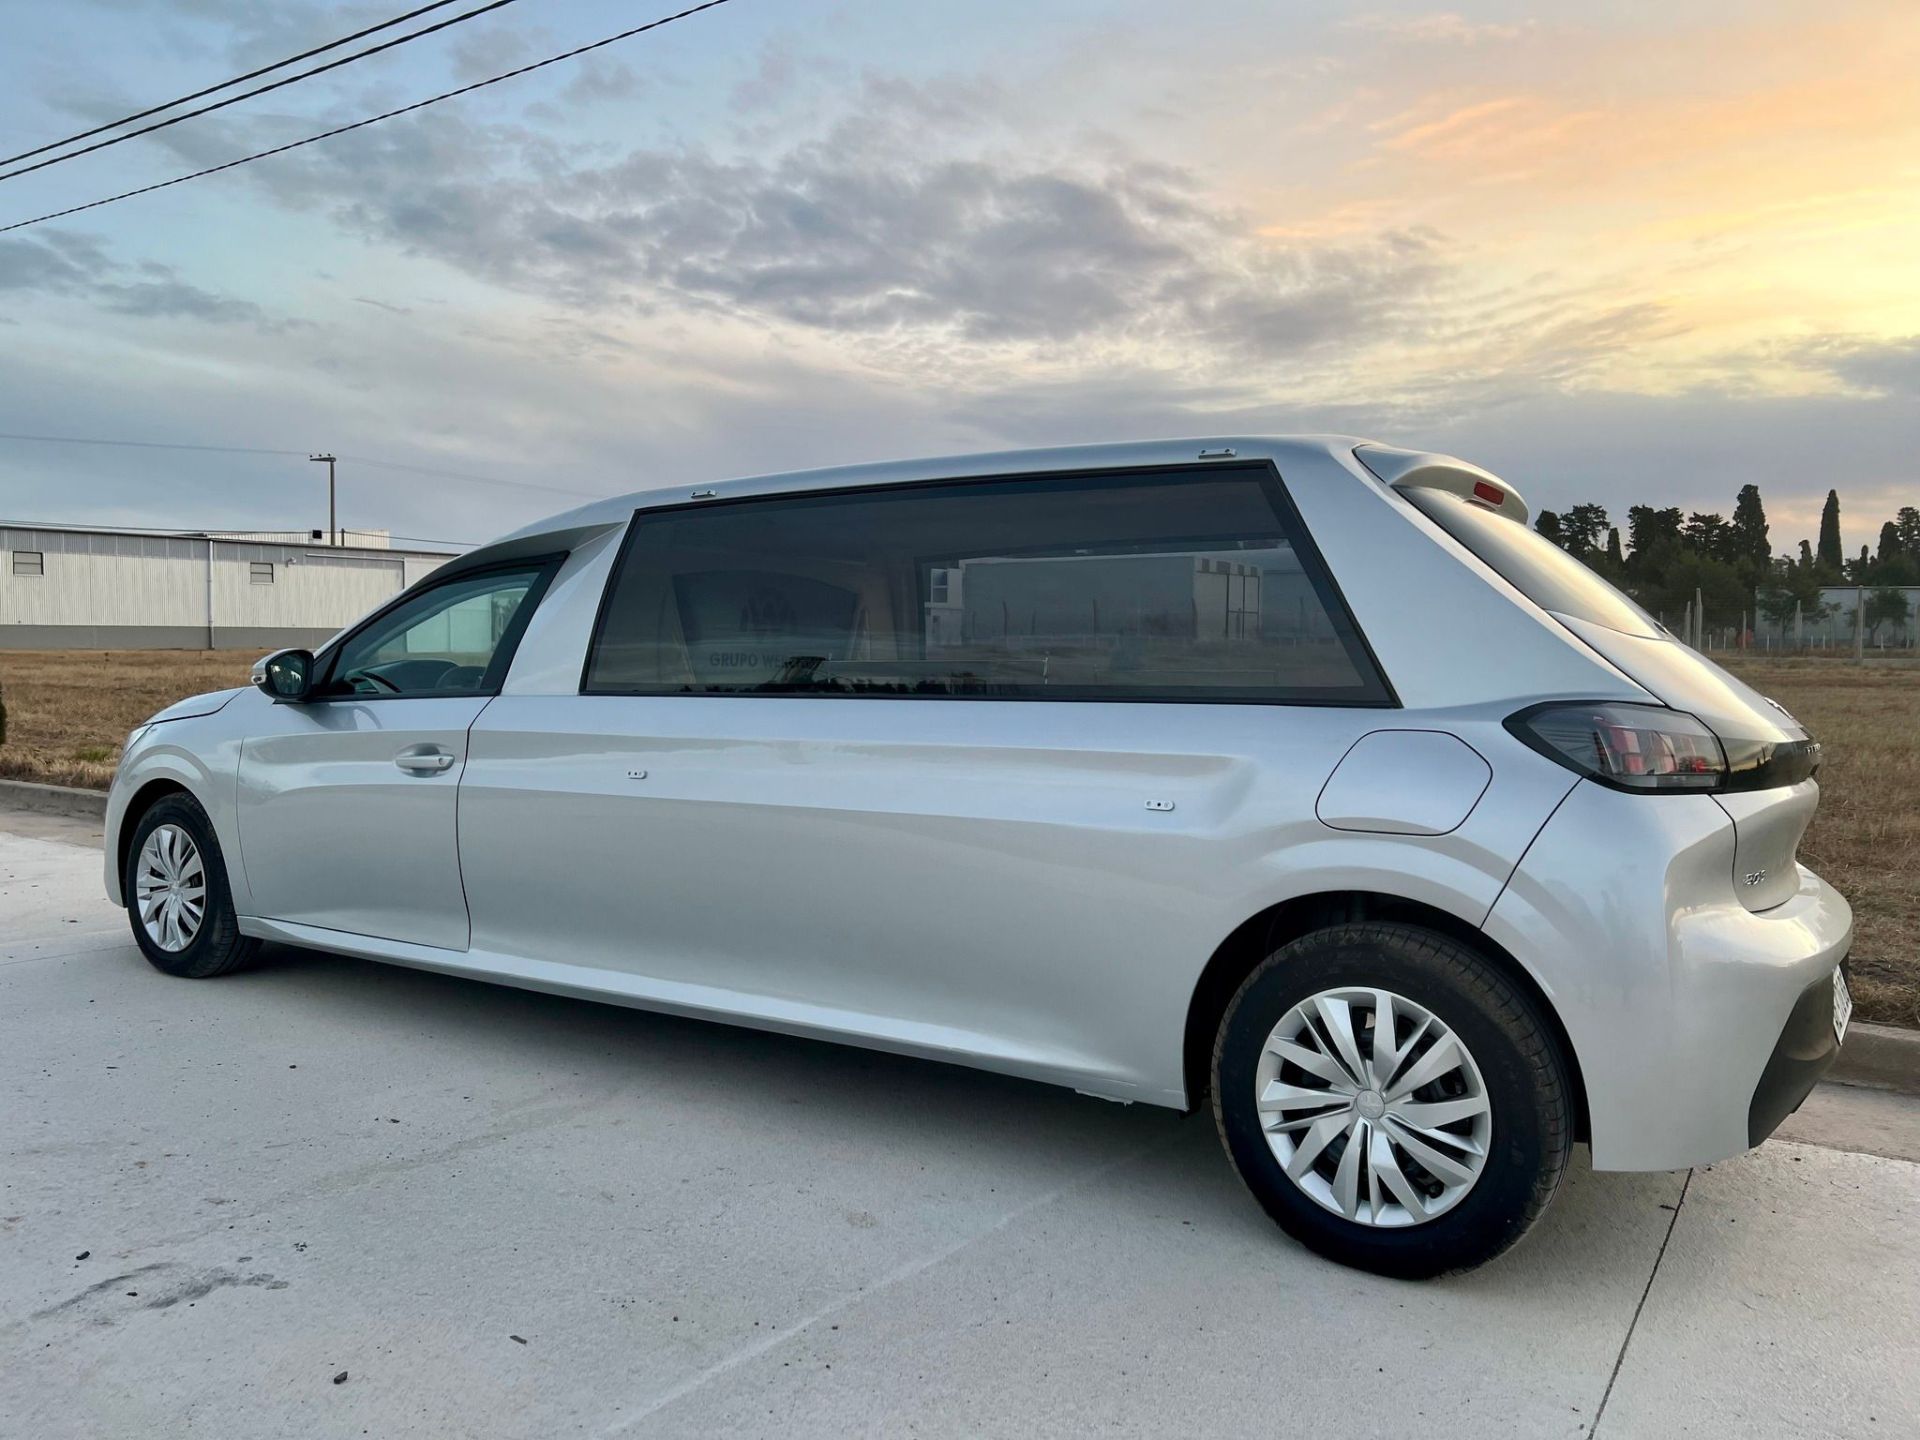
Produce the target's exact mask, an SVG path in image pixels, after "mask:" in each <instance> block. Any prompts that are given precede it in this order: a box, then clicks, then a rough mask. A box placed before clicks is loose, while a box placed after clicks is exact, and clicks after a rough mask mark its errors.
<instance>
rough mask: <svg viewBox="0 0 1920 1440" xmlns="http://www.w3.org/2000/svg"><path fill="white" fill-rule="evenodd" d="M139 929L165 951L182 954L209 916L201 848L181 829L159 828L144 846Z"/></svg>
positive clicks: (138, 878) (137, 882) (137, 873)
mask: <svg viewBox="0 0 1920 1440" xmlns="http://www.w3.org/2000/svg"><path fill="white" fill-rule="evenodd" d="M133 888H134V901H135V904H136V905H137V906H138V908H139V912H140V927H141V929H143V930H145V931H146V932H147V938H148V939H149V940H151V941H153V943H154V944H156V945H158V946H159V947H160V948H161V949H162V950H167V951H178V950H184V949H186V948H187V946H189V945H191V944H192V943H193V940H194V937H195V936H196V935H198V934H199V933H200V926H201V924H202V922H203V921H204V920H205V919H206V914H207V873H206V866H205V864H204V863H203V862H202V861H201V859H200V850H199V847H198V846H196V845H195V844H194V843H193V837H192V836H190V835H188V834H187V832H186V831H184V830H182V829H181V828H180V827H179V826H178V825H161V826H158V827H156V828H155V829H154V832H153V833H152V834H151V835H149V836H147V839H146V843H145V844H143V845H142V846H141V847H140V859H139V862H138V864H137V865H136V867H135V870H134V883H133Z"/></svg>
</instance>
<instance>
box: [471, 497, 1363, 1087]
mask: <svg viewBox="0 0 1920 1440" xmlns="http://www.w3.org/2000/svg"><path fill="white" fill-rule="evenodd" d="M1283 502H1284V496H1283V495H1282V494H1281V492H1280V491H1279V489H1278V484H1277V480H1275V479H1274V478H1273V477H1272V475H1271V471H1270V469H1268V468H1267V467H1257V468H1256V467H1223V468H1214V469H1209V470H1206V471H1203V472H1197V473H1189V472H1187V471H1184V470H1173V471H1163V472H1159V473H1156V474H1151V475H1138V474H1113V475H1094V476H1068V477H1040V478H1033V479H1021V480H1001V481H992V482H976V481H967V482H953V483H952V484H950V485H949V484H941V485H926V486H916V487H902V488H900V489H899V490H895V491H887V492H864V493H863V492H842V493H833V492H827V493H823V494H820V495H816V496H798V497H796V496H772V497H766V498H764V499H756V500H751V501H748V500H741V501H737V502H731V501H729V502H717V503H715V504H712V505H708V506H704V507H702V506H683V507H679V508H677V509H671V510H668V509H662V510H659V511H652V512H649V511H642V512H641V513H640V514H639V515H637V516H636V517H635V519H634V521H633V522H632V526H631V527H630V532H629V536H628V538H627V541H626V545H625V548H624V550H623V552H622V555H621V557H620V559H619V562H618V564H617V566H616V570H615V574H614V577H613V580H612V582H611V586H610V589H609V591H608V593H607V596H606V600H605V604H604V606H603V609H602V614H601V618H600V621H599V625H598V629H597V632H596V634H595V636H594V639H593V641H592V644H591V649H590V652H589V655H588V656H587V665H586V673H585V677H584V683H583V686H582V693H579V694H570V695H565V696H555V695H532V694H527V695H518V694H507V695H503V696H502V697H501V698H500V699H499V700H498V701H497V702H495V704H493V705H492V706H490V707H489V708H488V711H487V713H486V714H485V715H484V716H482V717H481V719H480V720H479V721H478V722H477V723H476V725H475V727H474V733H473V753H472V758H471V759H470V761H469V765H468V771H467V778H466V781H465V783H464V784H463V787H462V794H461V808H460V825H461V837H462V858H463V863H464V865H465V871H466V876H467V882H468V889H469V894H470V897H471V902H472V911H473V922H474V931H473V943H474V947H475V949H476V950H487V951H497V952H502V953H505V954H508V955H515V956H526V957H529V958H532V959H535V960H541V961H553V962H560V963H564V964H569V965H579V966H587V967H594V968H598V969H602V970H606V971H611V972H626V973H628V974H631V975H634V976H637V977H640V979H641V981H642V982H643V983H642V984H641V985H640V987H639V988H640V989H642V990H643V991H644V992H646V993H650V994H652V995H654V996H656V997H657V998H659V999H661V1000H662V1001H663V1002H665V1003H672V1004H678V1005H683V1006H685V1007H687V1008H693V1009H712V1010H720V1011H732V1012H734V1013H753V1014H757V1015H759V1016H761V1017H763V1018H766V1019H770V1020H773V1021H775V1022H780V1023H791V1024H793V1025H795V1026H800V1027H806V1028H812V1029H827V1030H840V1031H843V1032H847V1033H854V1034H859V1035H863V1036H866V1037H870V1038H873V1037H877V1038H880V1039H881V1040H883V1041H884V1040H887V1039H889V1038H891V1039H892V1040H894V1041H896V1042H897V1043H900V1044H903V1045H908V1046H911V1047H913V1048H916V1049H923V1050H933V1051H939V1050H953V1051H959V1052H964V1053H967V1054H969V1055H971V1056H974V1057H975V1058H984V1059H985V1060H986V1061H987V1062H988V1063H993V1061H994V1058H995V1057H996V1056H997V1057H998V1058H999V1060H1000V1061H1001V1063H1004V1064H1005V1065H1006V1066H1007V1067H1009V1068H1019V1069H1030V1070H1040V1069H1055V1070H1066V1069H1072V1070H1076V1071H1078V1072H1081V1073H1092V1072H1094V1071H1097V1070H1100V1069H1102V1068H1105V1067H1106V1061H1105V1060H1104V1059H1102V1058H1101V1057H1102V1056H1103V1055H1107V1056H1110V1055H1112V1054H1113V1053H1115V1051H1116V1050H1127V1051H1130V1053H1132V1054H1135V1055H1137V1054H1139V1053H1141V1051H1142V1050H1143V1049H1144V1048H1145V1046H1146V1045H1147V1044H1148V1043H1149V1041H1148V1040H1147V1039H1146V1038H1144V1037H1143V1035H1142V1034H1140V1033H1135V1034H1132V1035H1126V1034H1124V1033H1123V1032H1124V1031H1125V1030H1126V1028H1127V1027H1128V1026H1130V1025H1137V1026H1138V1028H1139V1029H1140V1030H1141V1031H1144V1030H1145V1029H1147V1028H1148V1027H1149V1023H1150V1024H1152V1025H1157V1026H1158V1027H1159V1029H1160V1030H1162V1031H1164V1030H1165V1029H1166V1026H1165V1024H1164V1012H1165V1010H1166V1009H1167V1008H1169V1006H1172V1007H1179V1008H1175V1010H1174V1013H1179V1009H1180V1008H1183V1007H1184V1005H1185V1001H1186V994H1185V992H1184V991H1182V992H1181V993H1180V994H1179V995H1178V997H1177V999H1173V1000H1171V1001H1169V1002H1168V1004H1166V1005H1161V1006H1159V1007H1158V1008H1157V1009H1156V1007H1155V1006H1154V1005H1153V1004H1145V1005H1143V1004H1141V1003H1140V1001H1141V997H1142V996H1145V995H1148V994H1149V992H1150V991H1151V992H1152V994H1151V997H1150V998H1151V999H1153V1000H1164V999H1166V998H1167V996H1166V995H1163V994H1162V993H1161V992H1167V993H1168V994H1170V993H1171V991H1173V990H1174V989H1177V988H1178V987H1180V986H1182V985H1184V986H1187V987H1190V986H1191V978H1192V974H1193V973H1194V971H1195V970H1197V968H1198V966H1199V965H1200V964H1201V963H1202V962H1203V961H1204V958H1205V956H1206V954H1207V953H1208V952H1209V951H1210V949H1211V947H1212V946H1213V945H1214V944H1216V943H1218V941H1219V939H1220V938H1221V935H1220V934H1219V933H1215V927H1216V926H1217V925H1218V924H1219V917H1220V916H1221V915H1222V914H1223V913H1229V912H1232V911H1234V909H1235V907H1236V906H1237V905H1238V904H1239V903H1241V901H1240V897H1239V896H1238V895H1236V894H1235V893H1234V887H1236V886H1242V887H1244V886H1246V885H1247V884H1248V872H1249V869H1250V868H1251V867H1252V866H1253V865H1255V864H1257V863H1258V860H1259V857H1263V856H1268V855H1271V854H1274V853H1276V852H1278V851H1281V850H1284V849H1285V848H1286V847H1287V846H1288V845H1289V844H1291V843H1294V842H1295V841H1296V840H1297V841H1299V842H1301V843H1311V842H1312V841H1313V840H1314V839H1315V838H1316V835H1315V831H1316V829H1317V822H1316V821H1315V819H1314V812H1313V798H1314V795H1315V793H1316V792H1317V790H1318V788H1319V787H1320V786H1321V785H1322V784H1323V783H1324V781H1325V778H1326V776H1327V775H1328V773H1329V772H1330V771H1331V770H1332V768H1333V767H1334V765H1335V764H1336V763H1337V762H1338V760H1339V758H1340V756H1341V755H1342V754H1343V753H1344V752H1345V750H1346V749H1347V747H1348V746H1350V745H1351V744H1352V742H1353V740H1354V739H1355V738H1357V736H1358V734H1359V733H1361V732H1362V731H1363V730H1365V729H1366V728H1369V726H1370V725H1371V724H1372V723H1373V722H1374V719H1376V718H1377V714H1378V711H1377V709H1375V708H1372V707H1378V706H1381V705H1386V704H1390V703H1391V698H1390V696H1389V694H1388V692H1387V691H1386V689H1385V686H1384V683H1383V682H1382V681H1381V679H1380V678H1379V676H1378V672H1377V671H1376V670H1375V669H1374V668H1373V666H1372V665H1371V662H1370V661H1369V660H1368V659H1367V658H1366V656H1365V654H1364V651H1363V650H1362V648H1361V647H1360V646H1359V644H1358V642H1357V637H1356V636H1355V635H1354V633H1353V631H1352V629H1351V625H1350V622H1348V620H1347V619H1346V616H1345V612H1344V609H1343V608H1341V607H1340V606H1339V605H1338V603H1337V600H1336V599H1334V598H1332V597H1331V595H1330V592H1329V591H1328V590H1327V588H1326V585H1325V581H1324V579H1323V575H1322V572H1320V571H1319V570H1318V568H1317V566H1318V562H1317V558H1316V557H1313V556H1312V555H1311V553H1310V551H1309V550H1308V549H1307V547H1305V546H1304V545H1302V546H1300V547H1299V548H1296V546H1295V543H1294V532H1293V531H1292V530H1291V529H1290V528H1289V526H1288V524H1287V523H1286V521H1285V516H1284V514H1283V512H1282V511H1281V509H1280V508H1279V507H1280V505H1281V504H1282V503H1283ZM1228 702H1234V703H1228ZM529 836H537V837H538V843H537V846H532V847H530V846H529V843H528V840H527V837H529ZM530 850H531V853H530ZM529 866H532V867H534V868H535V869H537V872H538V874H539V877H540V881H539V883H538V884H536V885H528V884H524V883H522V877H524V876H525V875H526V874H527V873H528V867H529ZM1252 908H1257V907H1252ZM1244 913H1246V912H1244V911H1243V912H1241V913H1240V915H1236V916H1235V920H1234V921H1230V922H1228V923H1229V924H1231V923H1237V920H1238V918H1241V915H1244ZM1169 956H1178V957H1181V960H1180V962H1176V963H1174V964H1171V965H1170V964H1168V963H1167V957H1169ZM1182 962H1183V963H1182ZM575 983H583V984H591V983H592V982H589V981H585V980H581V981H576V982H575ZM604 988H607V989H617V988H618V987H617V986H616V985H614V984H611V983H609V984H607V985H605V986H604ZM1141 1017H1146V1019H1145V1020H1143V1019H1142V1018H1141ZM1158 1039H1159V1037H1158V1036H1157V1035H1156V1036H1155V1037H1154V1043H1157V1042H1158ZM1124 1080H1125V1077H1116V1078H1115V1080H1114V1083H1113V1084H1112V1085H1111V1087H1110V1088H1111V1089H1113V1090H1116V1091H1117V1090H1120V1089H1122V1088H1123V1085H1124Z"/></svg>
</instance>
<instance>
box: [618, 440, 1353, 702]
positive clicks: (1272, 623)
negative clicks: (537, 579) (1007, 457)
mask: <svg viewBox="0 0 1920 1440" xmlns="http://www.w3.org/2000/svg"><path fill="white" fill-rule="evenodd" d="M1291 516H1292V512H1291V509H1290V507H1289V506H1288V505H1287V503H1286V501H1285V497H1284V495H1283V493H1282V492H1281V490H1280V487H1279V482H1278V480H1277V479H1276V478H1275V477H1274V476H1273V474H1272V472H1271V471H1270V470H1267V469H1265V468H1264V467H1263V468H1260V469H1254V468H1251V467H1240V468H1235V469H1225V470H1222V469H1213V470H1207V471H1204V472H1198V473H1195V472H1187V471H1171V472H1159V473H1153V474H1125V475H1113V474H1109V475H1079V476H1065V477H1045V478H1035V479H1023V480H991V481H956V482H952V483H947V484H932V485H918V486H905V487H900V488H895V489H886V490H867V491H845V492H838V493H833V492H829V493H824V494H817V495H798V496H775V497H768V498H765V499H753V500H741V501H718V502H715V503H713V504H710V505H705V506H698V505H696V506H687V507H680V508H676V509H671V510H656V511H642V512H640V513H639V514H638V515H636V516H635V517H634V521H633V525H632V528H631V530H630V532H629V534H628V538H627V544H626V548H625V551H624V552H623V554H622V556H621V561H620V566H619V569H618V572H617V574H616V575H615V577H614V580H613V584H612V588H611V589H610V591H609V593H608V597H607V602H606V607H605V610H604V612H603V614H602V616H601V620H600V625H599V629H598V632H597V634H596V635H595V638H594V644H593V648H592V651H591V653H590V655H589V657H588V662H587V672H586V676H585V683H584V686H583V688H584V689H585V690H586V691H587V692H589V693H599V694H627V695H739V694H761V695H822V696H844V697H851V698H876V699H886V698H894V699H942V698H965V699H1057V700H1200V701H1205V700H1242V701H1255V702H1258V701H1268V702H1291V703H1307V704H1312V703H1321V704H1338V703H1345V704H1383V703H1388V702H1389V696H1388V694H1387V691H1386V687H1385V685H1384V683H1383V682H1382V681H1381V679H1380V677H1379V675H1378V673H1377V672H1376V671H1375V670H1374V668H1373V666H1372V664H1371V662H1370V661H1369V659H1368V657H1367V655H1366V652H1365V650H1364V649H1363V648H1362V647H1361V645H1360V643H1359V638H1358V636H1357V635H1356V634H1355V632H1354V630H1353V627H1352V624H1351V622H1350V621H1349V620H1348V618H1347V616H1346V612H1345V610H1344V609H1343V608H1342V607H1341V606H1340V604H1339V602H1338V600H1337V598H1336V597H1334V595H1333V594H1332V591H1331V587H1330V586H1329V585H1328V583H1327V581H1326V578H1325V576H1324V574H1323V573H1322V571H1321V570H1320V567H1319V563H1318V559H1317V557H1316V556H1314V555H1312V554H1311V553H1310V551H1309V550H1308V548H1307V547H1306V546H1305V544H1304V542H1303V541H1302V540H1301V538H1300V536H1299V533H1298V528H1297V522H1295V521H1294V520H1293V519H1292V518H1291Z"/></svg>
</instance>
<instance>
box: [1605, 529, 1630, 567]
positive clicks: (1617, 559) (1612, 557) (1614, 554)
mask: <svg viewBox="0 0 1920 1440" xmlns="http://www.w3.org/2000/svg"><path fill="white" fill-rule="evenodd" d="M1626 563H1627V560H1626V557H1625V556H1624V555H1622V554H1621V553H1620V527H1619V526H1618V525H1613V526H1610V527H1608V529H1607V564H1609V565H1611V566H1612V567H1613V569H1614V571H1615V572H1616V573H1617V572H1619V571H1620V570H1622V569H1624V568H1625V567H1626Z"/></svg>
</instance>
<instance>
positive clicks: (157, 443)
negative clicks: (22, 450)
mask: <svg viewBox="0 0 1920 1440" xmlns="http://www.w3.org/2000/svg"><path fill="white" fill-rule="evenodd" d="M0 440H22V441H29V442H31V443H33V444H37V445H106V446H112V447H115V448H120V449H129V450H193V451H199V452H201V453H204V454H210V455H275V456H283V457H291V458H293V459H300V460H304V459H305V458H306V457H307V455H308V453H309V452H307V451H305V450H269V449H265V448H263V447H260V446H255V445H190V444H185V443H181V442H177V441H168V440H96V439H92V438H89V437H86V436H80V435H20V434H13V433H10V432H6V431H0ZM339 458H340V459H342V460H345V461H348V462H349V463H351V464H354V465H366V466H370V467H372V468H373V469H376V470H399V471H405V472H407V473H409V474H414V475H431V476H435V477H437V478H439V479H442V480H464V481H467V482H468V483H470V484H474V485H499V486H503V487H505V488H507V489H510V490H541V491H545V492H547V493H549V494H553V495H575V496H580V497H583V498H585V499H588V500H604V499H605V498H606V496H605V494H604V493H603V492H601V491H598V490H575V489H572V488H570V487H568V486H565V485H542V484H540V483H539V482H538V481H535V480H502V479H499V478H497V477H495V476H492V475H469V474H466V473H465V472H464V471H460V470H435V469H432V468H430V467H428V466H425V465H408V464H404V463H402V462H401V461H398V460H376V459H374V458H373V457H372V456H370V455H341V456H340V457H339Z"/></svg>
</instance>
